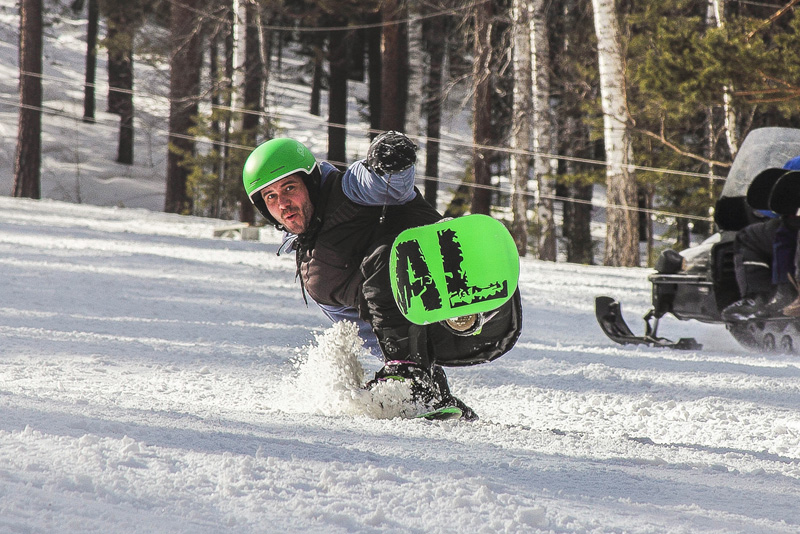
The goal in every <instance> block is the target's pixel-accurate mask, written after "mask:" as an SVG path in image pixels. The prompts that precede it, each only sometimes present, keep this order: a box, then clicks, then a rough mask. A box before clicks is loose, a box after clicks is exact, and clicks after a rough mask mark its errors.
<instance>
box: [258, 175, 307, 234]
mask: <svg viewBox="0 0 800 534" xmlns="http://www.w3.org/2000/svg"><path fill="white" fill-rule="evenodd" d="M261 198H263V199H264V202H265V203H266V205H267V210H269V213H270V215H272V216H273V217H274V218H275V220H276V221H278V222H279V223H280V224H282V225H283V227H284V228H286V230H288V231H289V232H291V233H293V234H302V233H303V232H305V231H306V230H307V229H308V225H309V223H310V222H311V217H312V216H313V215H314V206H313V205H312V204H311V199H310V198H309V196H308V188H306V184H305V183H304V182H303V179H302V178H301V177H300V175H299V174H292V175H291V176H287V177H286V178H283V179H281V180H278V181H277V182H275V183H272V184H269V185H268V186H267V187H265V188H264V189H262V190H261Z"/></svg>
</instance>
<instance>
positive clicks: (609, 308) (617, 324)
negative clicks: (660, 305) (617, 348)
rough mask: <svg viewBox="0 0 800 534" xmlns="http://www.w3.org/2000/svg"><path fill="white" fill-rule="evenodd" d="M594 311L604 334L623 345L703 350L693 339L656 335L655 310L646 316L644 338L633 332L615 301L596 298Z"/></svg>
mask: <svg viewBox="0 0 800 534" xmlns="http://www.w3.org/2000/svg"><path fill="white" fill-rule="evenodd" d="M594 311H595V315H596V316H597V322H598V323H599V324H600V328H601V329H602V330H603V333H604V334H605V335H606V336H608V337H609V338H610V339H611V340H612V341H615V342H617V343H619V344H621V345H648V346H650V347H666V348H670V349H678V350H700V349H702V348H703V345H701V344H700V343H698V342H697V341H696V340H695V339H694V338H691V337H688V338H687V337H684V338H681V339H679V340H678V341H672V340H669V339H667V338H664V337H658V336H657V335H656V330H657V329H658V318H657V317H655V314H654V313H653V310H650V311H649V312H647V314H646V315H645V316H644V322H645V326H646V332H645V335H643V336H637V335H635V334H634V333H633V332H632V331H631V329H630V327H629V326H628V324H627V323H626V322H625V319H624V318H623V317H622V307H621V305H620V303H619V302H617V301H616V300H615V299H613V298H611V297H605V296H600V297H596V298H595V300H594ZM652 319H654V320H655V325H651V324H650V320H652Z"/></svg>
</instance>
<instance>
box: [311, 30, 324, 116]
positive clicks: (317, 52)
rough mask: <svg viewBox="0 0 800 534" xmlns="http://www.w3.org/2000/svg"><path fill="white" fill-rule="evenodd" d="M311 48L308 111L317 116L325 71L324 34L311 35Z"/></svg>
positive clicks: (320, 113)
mask: <svg viewBox="0 0 800 534" xmlns="http://www.w3.org/2000/svg"><path fill="white" fill-rule="evenodd" d="M311 39H312V45H311V49H312V51H313V54H314V56H313V57H312V58H311V62H312V74H311V103H310V105H309V109H308V112H309V113H311V114H312V115H316V116H317V117H319V116H321V115H322V111H321V110H320V100H321V99H322V77H323V75H324V73H325V69H324V68H323V63H324V61H325V34H324V33H322V32H319V33H315V34H313V35H312V37H311Z"/></svg>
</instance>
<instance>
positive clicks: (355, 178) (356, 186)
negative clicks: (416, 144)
mask: <svg viewBox="0 0 800 534" xmlns="http://www.w3.org/2000/svg"><path fill="white" fill-rule="evenodd" d="M415 174H416V171H415V168H414V166H413V165H412V166H411V167H409V168H408V169H406V170H404V171H401V172H398V173H397V174H387V175H386V176H380V175H378V174H376V173H374V172H372V171H370V170H369V169H368V168H367V167H366V165H364V162H363V161H357V162H355V163H353V164H352V165H350V168H348V169H347V171H345V173H344V176H343V177H342V189H343V190H344V194H345V195H346V196H347V198H349V199H350V200H352V201H353V202H355V203H356V204H361V205H362V206H383V205H384V204H385V205H387V206H397V205H400V204H405V203H406V202H409V201H411V200H412V199H413V198H414V195H415V191H414V176H415Z"/></svg>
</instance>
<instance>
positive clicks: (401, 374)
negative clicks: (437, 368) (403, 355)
mask: <svg viewBox="0 0 800 534" xmlns="http://www.w3.org/2000/svg"><path fill="white" fill-rule="evenodd" d="M389 380H394V381H397V382H407V383H408V384H409V387H410V389H411V400H412V401H413V402H416V403H420V404H424V405H426V406H433V407H436V404H437V403H438V401H439V388H438V386H437V385H436V383H435V382H434V381H433V378H432V377H431V374H430V372H428V371H427V370H426V369H424V368H422V367H420V366H419V365H418V364H417V363H415V362H410V361H404V360H392V361H388V362H386V363H385V364H384V366H383V367H382V368H381V369H379V370H378V371H377V372H376V373H375V378H373V379H372V380H370V381H369V382H367V383H366V385H365V386H364V387H365V388H366V389H372V388H374V387H375V386H376V385H378V384H379V383H381V382H387V381H389Z"/></svg>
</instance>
